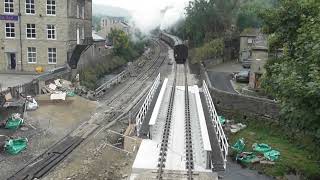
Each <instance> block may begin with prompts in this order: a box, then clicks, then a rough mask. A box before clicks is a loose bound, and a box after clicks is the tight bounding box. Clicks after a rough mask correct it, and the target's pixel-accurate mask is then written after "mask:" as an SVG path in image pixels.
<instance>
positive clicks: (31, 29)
mask: <svg viewBox="0 0 320 180" xmlns="http://www.w3.org/2000/svg"><path fill="white" fill-rule="evenodd" d="M35 38H36V25H35V24H27V39H35Z"/></svg>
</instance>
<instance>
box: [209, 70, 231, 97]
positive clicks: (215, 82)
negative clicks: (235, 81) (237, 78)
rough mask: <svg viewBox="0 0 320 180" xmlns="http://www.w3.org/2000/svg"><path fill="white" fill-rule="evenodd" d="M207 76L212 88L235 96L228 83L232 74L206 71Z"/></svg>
mask: <svg viewBox="0 0 320 180" xmlns="http://www.w3.org/2000/svg"><path fill="white" fill-rule="evenodd" d="M208 75H209V78H210V81H211V84H212V86H213V87H215V88H216V89H219V90H222V91H226V92H230V93H234V94H237V92H236V91H235V90H234V88H233V86H232V84H231V82H230V80H231V79H232V73H229V72H216V71H208Z"/></svg>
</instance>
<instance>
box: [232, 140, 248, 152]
mask: <svg viewBox="0 0 320 180" xmlns="http://www.w3.org/2000/svg"><path fill="white" fill-rule="evenodd" d="M244 147H245V143H244V139H243V138H240V139H238V140H237V142H236V143H235V144H234V145H233V146H231V148H232V149H233V150H235V151H237V152H242V151H243V150H244Z"/></svg>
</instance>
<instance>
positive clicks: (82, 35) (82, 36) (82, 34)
mask: <svg viewBox="0 0 320 180" xmlns="http://www.w3.org/2000/svg"><path fill="white" fill-rule="evenodd" d="M81 39H84V27H82V31H81Z"/></svg>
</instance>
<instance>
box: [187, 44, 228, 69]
mask: <svg viewBox="0 0 320 180" xmlns="http://www.w3.org/2000/svg"><path fill="white" fill-rule="evenodd" d="M223 49H224V40H223V38H217V39H213V40H212V41H210V42H208V43H205V44H204V45H203V46H201V47H198V48H195V49H194V50H192V51H191V53H190V57H191V63H192V64H196V63H199V62H201V61H203V60H206V59H211V58H215V57H221V56H222V55H223Z"/></svg>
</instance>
